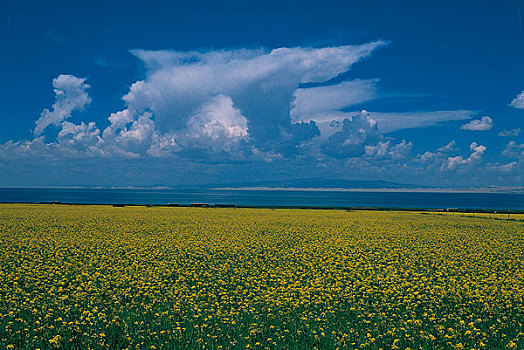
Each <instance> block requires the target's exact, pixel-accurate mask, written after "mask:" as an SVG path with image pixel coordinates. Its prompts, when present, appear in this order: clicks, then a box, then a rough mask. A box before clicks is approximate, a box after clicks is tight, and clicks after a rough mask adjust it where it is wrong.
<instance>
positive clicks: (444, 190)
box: [213, 186, 524, 194]
mask: <svg viewBox="0 0 524 350" xmlns="http://www.w3.org/2000/svg"><path fill="white" fill-rule="evenodd" d="M213 190H217V191H311V192H314V191H318V192H409V193H511V194H524V187H479V188H319V187H264V186H257V187H217V188H213Z"/></svg>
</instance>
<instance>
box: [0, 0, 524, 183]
mask: <svg viewBox="0 0 524 350" xmlns="http://www.w3.org/2000/svg"><path fill="white" fill-rule="evenodd" d="M523 11H524V5H523V4H522V3H521V2H517V1H503V2H500V1H471V2H469V1H463V2H459V3H457V2H451V1H450V2H447V1H422V2H412V1H372V2H371V1H301V2H294V1H293V2H285V1H278V2H276V1H260V2H255V1H252V2H245V1H238V2H235V1H229V2H216V1H215V2H212V1H209V2H205V1H199V2H191V3H189V2H178V1H170V2H167V1H165V2H164V1H151V2H146V1H125V2H124V1H74V2H71V1H68V2H65V1H64V2H59V1H51V2H45V3H44V2H36V1H7V2H5V1H4V2H2V4H0V16H1V17H0V18H2V26H1V29H0V42H1V45H2V50H0V74H1V76H2V79H1V80H0V96H2V97H1V99H0V107H1V109H0V185H1V186H24V185H30V186H38V185H42V186H74V185H85V186H156V185H167V186H170V185H173V186H174V185H187V184H193V183H228V182H236V181H257V180H268V179H275V180H279V179H290V178H302V177H325V178H342V179H373V180H390V181H397V182H403V183H410V184H420V185H426V186H446V187H448V186H452V187H454V186H470V185H472V186H487V185H503V186H524V176H523V174H524V136H523V132H522V130H524V95H520V94H521V93H522V92H523V91H524V33H523V29H524V22H523V20H522V12H523ZM519 96H520V98H518V97H519Z"/></svg>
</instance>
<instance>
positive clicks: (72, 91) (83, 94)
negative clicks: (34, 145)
mask: <svg viewBox="0 0 524 350" xmlns="http://www.w3.org/2000/svg"><path fill="white" fill-rule="evenodd" d="M53 87H54V88H55V103H54V104H53V106H52V107H51V108H52V109H51V110H49V109H47V108H46V109H44V110H43V111H42V113H41V114H40V118H38V119H37V120H36V127H35V129H34V134H35V136H40V135H41V134H42V133H43V132H44V130H45V129H46V128H47V127H48V126H49V125H56V126H58V125H59V124H60V123H61V122H62V121H64V120H66V119H67V118H69V117H70V116H71V113H72V112H73V111H75V110H82V109H83V108H84V107H85V106H86V105H88V104H89V103H90V102H91V98H90V97H89V95H88V94H87V91H86V90H87V89H88V88H89V85H87V84H86V83H85V79H83V78H77V77H75V76H73V75H65V74H61V75H59V76H58V77H56V78H55V79H53Z"/></svg>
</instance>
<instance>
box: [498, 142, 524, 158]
mask: <svg viewBox="0 0 524 350" xmlns="http://www.w3.org/2000/svg"><path fill="white" fill-rule="evenodd" d="M502 155H503V156H504V157H508V158H518V157H524V143H523V144H521V145H519V144H517V143H516V142H515V141H510V142H508V144H507V145H506V148H505V149H504V151H502Z"/></svg>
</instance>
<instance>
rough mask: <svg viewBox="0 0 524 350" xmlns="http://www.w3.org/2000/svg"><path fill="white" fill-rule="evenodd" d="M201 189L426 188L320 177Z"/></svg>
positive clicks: (217, 185)
mask: <svg viewBox="0 0 524 350" xmlns="http://www.w3.org/2000/svg"><path fill="white" fill-rule="evenodd" d="M198 187H200V188H257V187H258V188H260V187H268V188H344V189H352V188H392V189H393V188H425V187H426V186H420V185H412V184H403V183H398V182H391V181H379V180H343V179H325V178H320V177H314V178H305V179H293V180H276V181H275V180H271V181H250V182H235V183H225V184H208V185H201V186H198Z"/></svg>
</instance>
